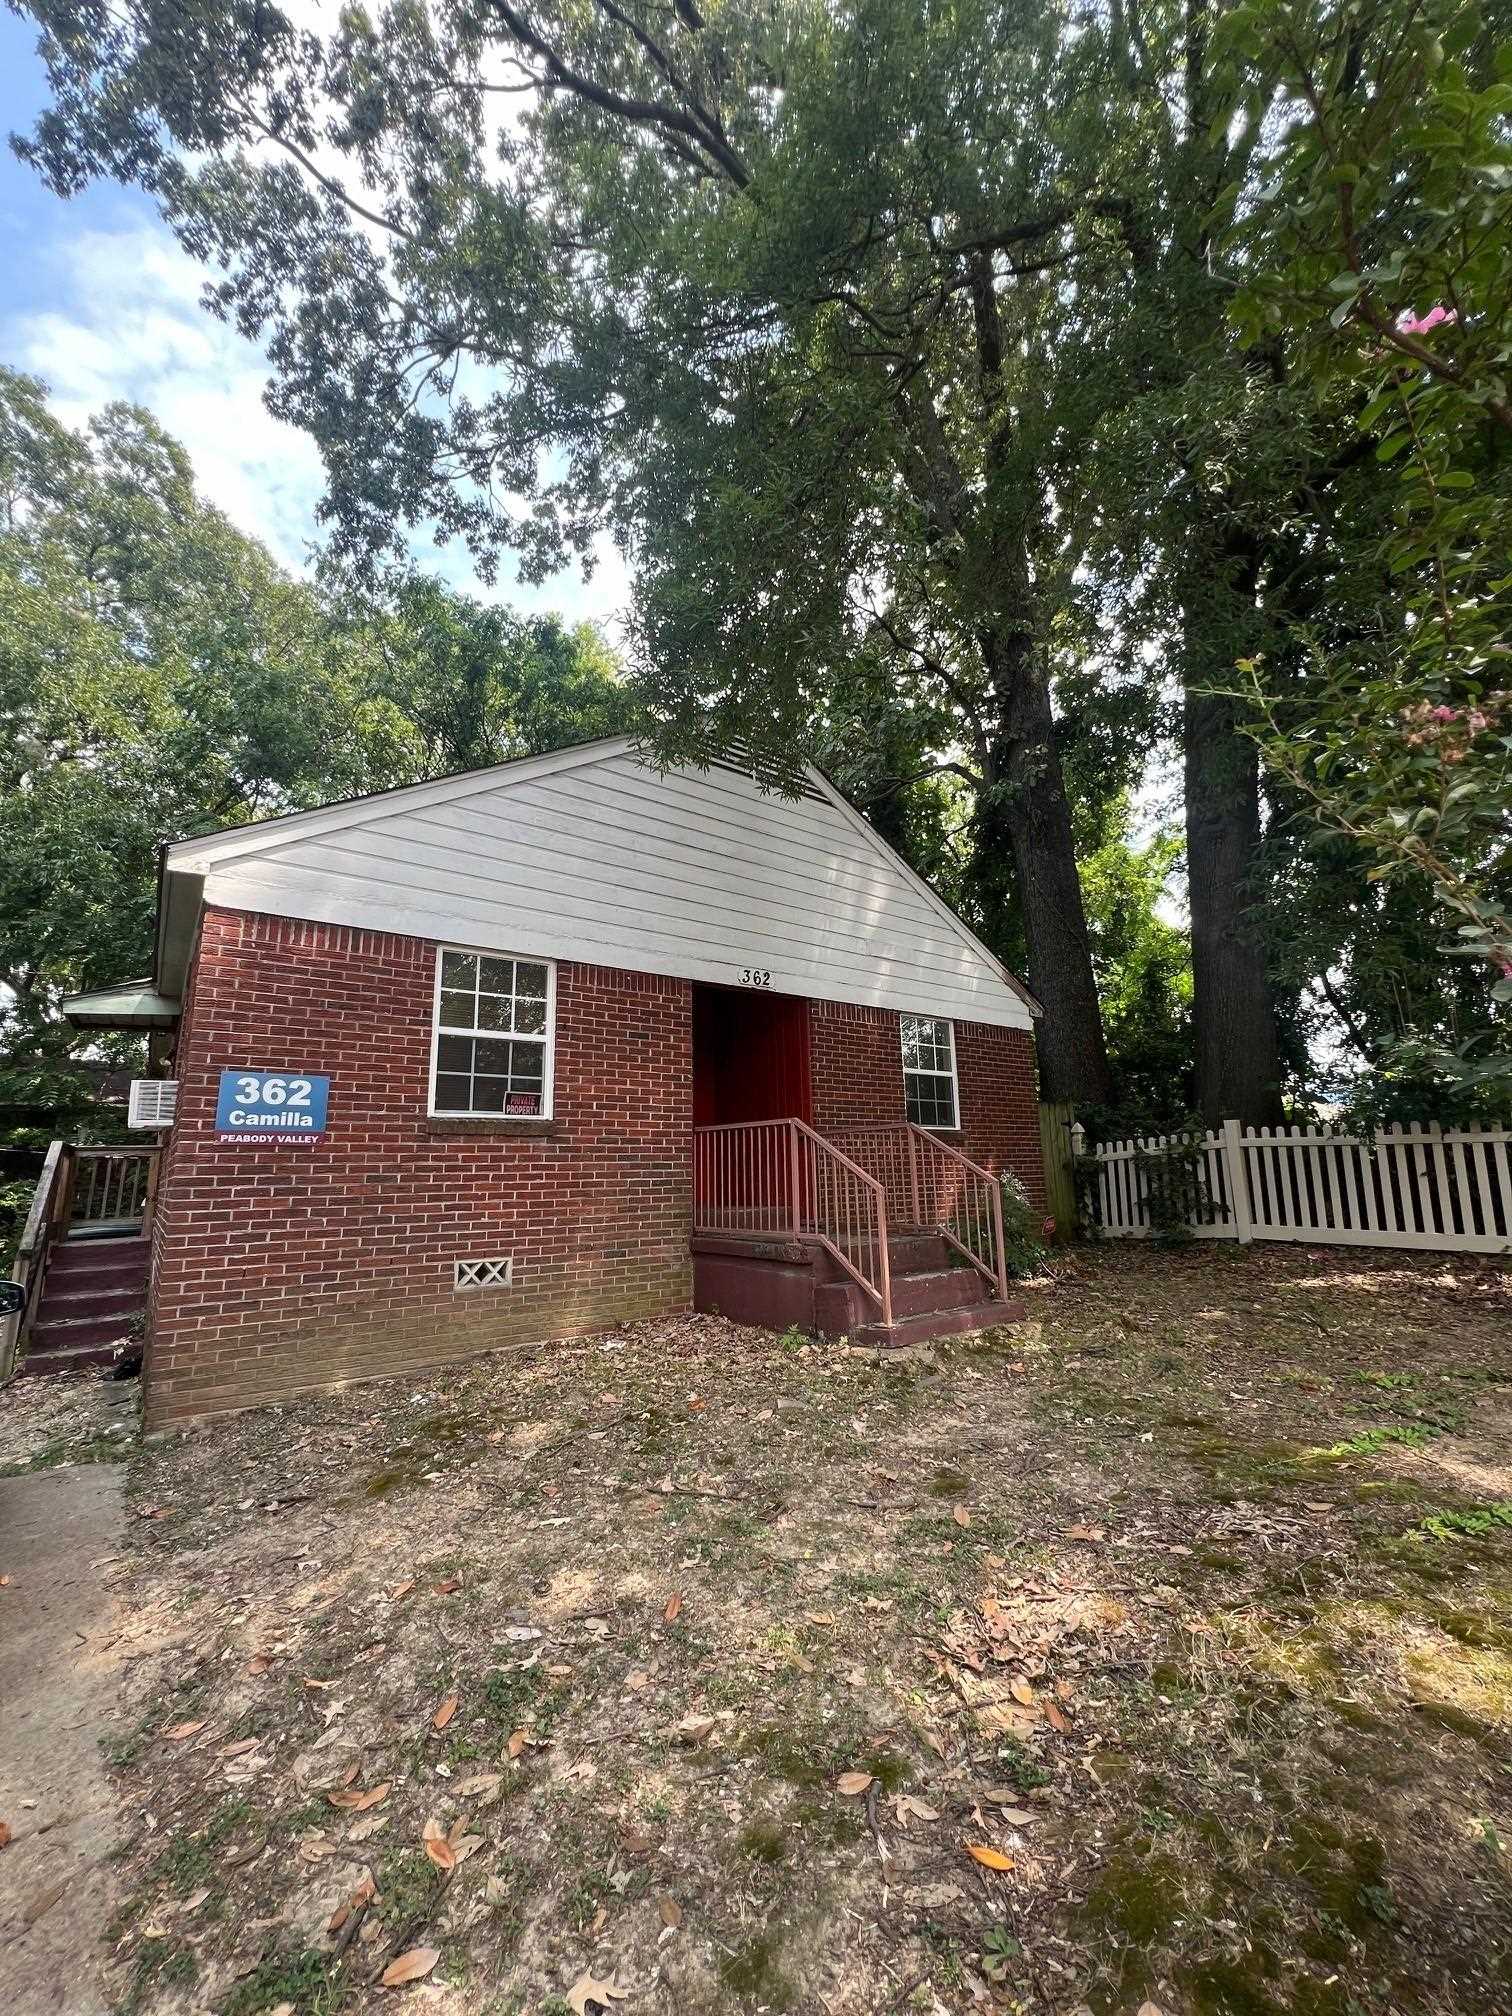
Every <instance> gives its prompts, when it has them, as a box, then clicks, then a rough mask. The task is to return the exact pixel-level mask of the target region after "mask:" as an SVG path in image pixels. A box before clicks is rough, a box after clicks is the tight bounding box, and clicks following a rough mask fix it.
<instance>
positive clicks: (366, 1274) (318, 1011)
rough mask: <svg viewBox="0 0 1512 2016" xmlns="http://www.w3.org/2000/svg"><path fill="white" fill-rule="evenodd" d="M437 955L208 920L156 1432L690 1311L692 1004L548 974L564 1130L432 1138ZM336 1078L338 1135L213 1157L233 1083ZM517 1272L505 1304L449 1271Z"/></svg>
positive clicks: (154, 1378) (164, 1220)
mask: <svg viewBox="0 0 1512 2016" xmlns="http://www.w3.org/2000/svg"><path fill="white" fill-rule="evenodd" d="M434 962H435V947H434V946H433V945H432V944H430V943H428V942H426V941H424V940H421V939H416V938H402V937H397V936H392V935H388V934H384V933H379V932H371V931H356V930H349V929H345V928H342V927H338V926H331V925H320V924H306V923H300V922H296V921H294V920H291V919H282V918H276V917H265V916H253V915H249V914H246V913H242V912H237V911H227V910H216V909H211V910H208V911H207V912H206V914H205V918H204V922H203V925H202V936H201V944H200V952H199V957H198V960H197V962H196V967H195V972H194V978H193V983H192V987H191V990H190V993H189V996H188V998H187V1000H186V1003H185V1012H184V1020H183V1023H182V1026H181V1030H180V1036H179V1047H178V1056H177V1063H176V1070H177V1075H178V1079H179V1118H178V1122H177V1124H176V1125H175V1127H174V1129H173V1131H172V1135H171V1137H170V1146H169V1152H168V1156H167V1166H166V1168H165V1170H164V1172H163V1179H162V1184H161V1191H160V1204H159V1213H158V1222H157V1231H156V1240H155V1256H154V1270H153V1271H154V1278H153V1287H152V1321H151V1346H150V1350H149V1353H148V1363H147V1391H146V1415H147V1423H148V1426H149V1427H153V1428H157V1427H162V1426H163V1425H164V1424H166V1423H170V1422H173V1421H176V1420H182V1419H185V1418H188V1417H191V1416H193V1415H198V1414H206V1413H214V1412H218V1411H220V1410H222V1409H225V1408H230V1407H237V1406H245V1405H247V1404H249V1403H254V1402H257V1401H262V1400H269V1399H276V1398H281V1397H284V1396H286V1395H288V1394H291V1393H295V1392H299V1391H304V1390H309V1389H312V1388H317V1387H321V1386H327V1385H331V1384H334V1383H337V1382H340V1381H343V1380H346V1379H351V1378H360V1377H366V1376H369V1375H372V1374H375V1373H384V1372H395V1371H407V1370H410V1369H416V1368H419V1367H421V1366H425V1365H431V1364H436V1363H439V1362H442V1361H446V1360H450V1359H455V1358H458V1357H462V1356H465V1355H466V1354H468V1353H470V1352H474V1351H478V1350H483V1349H487V1348H489V1347H490V1346H494V1345H498V1344H506V1343H511V1342H526V1341H531V1342H533V1341H537V1340H540V1339H545V1338H552V1337H566V1336H572V1335H581V1334H583V1333H584V1332H589V1331H592V1330H595V1329H602V1328H604V1327H606V1326H609V1325H612V1324H614V1323H617V1322H621V1321H626V1320H629V1319H632V1318H635V1317H640V1316H647V1315H653V1314H656V1313H659V1312H662V1311H666V1310H676V1309H682V1308H686V1307H688V1306H689V1305H690V1299H691V1293H692V1280H691V1263H690V1256H689V1251H688V1226H689V1208H690V1202H689V1153H688V1136H689V1129H690V1127H691V1125H692V1092H691V1086H692V1048H691V990H690V988H689V986H688V984H687V982H685V981H680V980H669V979H661V978H656V977H652V976H649V975H644V974H634V973H624V972H618V971H614V970H610V969H607V968H602V967H593V966H576V965H568V964H561V965H559V966H558V968H557V1022H556V1068H555V1086H556V1096H555V1115H554V1117H553V1118H552V1119H551V1120H549V1121H535V1120H516V1121H501V1122H492V1121H482V1122H479V1121H457V1120H452V1121H447V1120H432V1119H429V1118H428V1117H427V1114H426V1105H427V1093H428V1074H429V1065H430V1044H431V1010H432V999H433V993H432V988H433V977H434V971H435V965H434ZM235 1065H249V1066H261V1067H263V1068H269V1067H272V1066H277V1065H286V1066H288V1067H289V1068H291V1069H298V1070H305V1071H313V1072H328V1073H329V1074H330V1076H331V1081H332V1082H331V1099H330V1114H329V1132H328V1134H327V1137H326V1138H325V1139H324V1140H323V1141H319V1142H312V1143H310V1144H309V1145H307V1146H302V1147H273V1146H252V1145H243V1144H228V1145H225V1146H222V1145H221V1144H220V1143H219V1142H218V1141H217V1139H216V1135H215V1126H214V1118H215V1104H216V1092H217V1087H218V1081H219V1075H220V1072H221V1070H222V1069H223V1068H224V1067H229V1066H235ZM504 1254H509V1255H512V1256H513V1259H514V1285H513V1287H511V1288H507V1289H489V1290H481V1291H479V1290H468V1291H463V1292H460V1293H459V1292H458V1291H456V1290H455V1289H454V1288H453V1285H452V1273H453V1262H454V1261H456V1260H458V1259H467V1258H491V1257H494V1256H496V1255H504Z"/></svg>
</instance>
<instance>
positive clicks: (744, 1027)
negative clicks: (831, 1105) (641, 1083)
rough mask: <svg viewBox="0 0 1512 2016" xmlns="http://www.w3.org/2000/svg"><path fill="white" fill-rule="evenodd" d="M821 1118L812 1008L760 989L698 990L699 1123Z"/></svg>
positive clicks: (695, 1117) (695, 1053)
mask: <svg viewBox="0 0 1512 2016" xmlns="http://www.w3.org/2000/svg"><path fill="white" fill-rule="evenodd" d="M813 1117H814V1093H813V1080H812V1076H811V1073H810V1068H809V1004H808V1002H807V1000H806V999H804V998H803V997H802V996H801V995H797V994H766V993H762V992H761V991H760V990H758V989H756V988H750V989H747V988H744V987H702V986H695V987H694V989H693V1124H694V1126H695V1127H725V1126H733V1125H735V1124H736V1123H737V1122H740V1121H747V1120H807V1121H809V1122H810V1123H812V1121H813Z"/></svg>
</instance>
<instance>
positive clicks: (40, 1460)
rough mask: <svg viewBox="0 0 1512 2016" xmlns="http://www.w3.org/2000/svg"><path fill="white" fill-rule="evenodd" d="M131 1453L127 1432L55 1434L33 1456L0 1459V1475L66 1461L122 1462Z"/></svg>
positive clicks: (57, 1465) (21, 1474)
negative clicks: (78, 1436)
mask: <svg viewBox="0 0 1512 2016" xmlns="http://www.w3.org/2000/svg"><path fill="white" fill-rule="evenodd" d="M130 1454H131V1437H130V1436H129V1435H92V1436H90V1437H89V1438H88V1439H87V1440H86V1441H83V1442H78V1441H70V1440H69V1439H68V1438H67V1437H66V1436H58V1437H56V1438H55V1439H54V1440H53V1441H51V1442H48V1443H46V1444H45V1445H44V1446H43V1447H42V1448H41V1449H39V1450H38V1451H37V1452H36V1454H35V1455H34V1456H25V1457H23V1458H22V1459H21V1460H20V1462H18V1463H0V1477H25V1476H28V1475H29V1474H30V1473H31V1472H32V1471H34V1470H57V1469H60V1468H61V1467H62V1466H63V1465H64V1464H65V1463H68V1464H73V1463H124V1462H125V1460H126V1458H127V1457H128V1456H129V1455H130Z"/></svg>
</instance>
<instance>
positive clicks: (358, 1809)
mask: <svg viewBox="0 0 1512 2016" xmlns="http://www.w3.org/2000/svg"><path fill="white" fill-rule="evenodd" d="M392 1790H393V1787H392V1785H391V1784H389V1783H387V1782H385V1783H384V1784H382V1785H374V1786H373V1787H371V1789H370V1790H368V1791H366V1792H359V1791H358V1790H357V1789H356V1787H355V1786H347V1787H345V1788H343V1789H342V1790H340V1791H336V1792H327V1794H326V1804H327V1805H328V1806H337V1807H340V1808H341V1809H342V1811H343V1812H347V1813H366V1812H367V1810H368V1808H369V1807H370V1806H378V1805H381V1804H382V1802H383V1801H384V1800H385V1799H387V1797H388V1796H389V1793H390V1792H391V1791H392Z"/></svg>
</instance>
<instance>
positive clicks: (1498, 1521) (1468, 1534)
mask: <svg viewBox="0 0 1512 2016" xmlns="http://www.w3.org/2000/svg"><path fill="white" fill-rule="evenodd" d="M1504 1526H1512V1499H1508V1498H1500V1499H1498V1500H1496V1502H1495V1503H1494V1504H1491V1505H1472V1506H1471V1507H1470V1509H1469V1510H1468V1511H1467V1512H1430V1513H1429V1515H1428V1517H1427V1518H1426V1519H1425V1520H1424V1521H1423V1523H1422V1525H1421V1527H1420V1528H1419V1529H1418V1530H1419V1531H1420V1532H1423V1533H1427V1534H1429V1535H1430V1536H1431V1537H1432V1538H1433V1539H1435V1540H1451V1539H1456V1540H1483V1539H1484V1538H1485V1536H1486V1535H1487V1534H1488V1533H1493V1532H1495V1531H1496V1529H1497V1528H1498V1527H1504Z"/></svg>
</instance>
